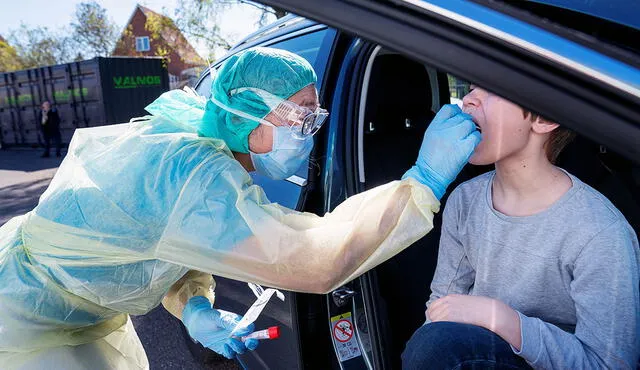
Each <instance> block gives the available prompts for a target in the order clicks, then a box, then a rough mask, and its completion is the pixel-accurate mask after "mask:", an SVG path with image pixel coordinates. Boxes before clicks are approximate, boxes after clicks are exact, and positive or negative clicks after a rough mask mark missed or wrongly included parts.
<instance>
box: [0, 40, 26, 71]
mask: <svg viewBox="0 0 640 370" xmlns="http://www.w3.org/2000/svg"><path fill="white" fill-rule="evenodd" d="M22 66H23V64H22V60H20V57H19V56H18V52H17V51H16V49H15V48H14V47H13V46H11V45H9V44H8V43H7V42H6V41H5V40H4V39H3V38H2V37H0V72H11V71H16V70H18V69H21V68H22Z"/></svg>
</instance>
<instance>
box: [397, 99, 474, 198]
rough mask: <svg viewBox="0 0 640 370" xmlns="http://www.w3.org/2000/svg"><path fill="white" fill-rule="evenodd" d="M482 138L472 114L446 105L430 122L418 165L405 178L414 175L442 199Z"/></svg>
mask: <svg viewBox="0 0 640 370" xmlns="http://www.w3.org/2000/svg"><path fill="white" fill-rule="evenodd" d="M481 139H482V138H481V136H480V132H479V131H478V130H477V129H476V125H475V124H474V123H473V121H472V119H471V116H470V115H468V114H466V113H463V112H462V110H461V109H460V108H459V107H458V106H457V105H455V104H447V105H445V106H443V107H442V109H440V111H439V112H438V114H436V117H435V118H434V119H433V121H431V124H430V125H429V127H428V128H427V132H426V133H425V134H424V139H423V140H422V146H421V147H420V153H419V154H418V160H417V161H416V164H415V165H414V166H413V167H411V169H409V171H407V172H406V173H405V174H404V176H402V178H403V179H405V178H407V177H413V178H414V179H416V180H418V181H419V182H421V183H422V184H424V185H426V186H428V187H429V188H431V190H432V191H433V194H434V195H435V196H436V198H438V199H441V198H442V196H443V195H444V192H445V191H446V190H447V186H449V184H451V183H452V182H453V180H455V178H456V176H458V173H460V171H461V170H462V167H464V165H465V164H466V163H467V162H468V161H469V158H470V157H471V154H473V150H474V149H475V147H476V146H477V145H478V144H479V143H480V140H481Z"/></svg>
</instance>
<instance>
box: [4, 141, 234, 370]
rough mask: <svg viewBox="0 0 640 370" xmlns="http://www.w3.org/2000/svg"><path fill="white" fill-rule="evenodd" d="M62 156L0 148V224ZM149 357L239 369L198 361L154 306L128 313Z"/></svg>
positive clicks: (31, 201)
mask: <svg viewBox="0 0 640 370" xmlns="http://www.w3.org/2000/svg"><path fill="white" fill-rule="evenodd" d="M61 162H62V158H55V157H53V158H40V152H39V151H37V150H33V149H13V150H6V149H5V150H0V225H2V224H4V223H5V222H7V221H8V220H10V219H11V218H12V217H14V216H18V215H21V214H24V213H26V212H28V211H30V210H31V209H33V208H34V207H35V206H36V205H37V204H38V199H39V197H40V195H41V194H42V193H43V192H44V191H45V190H46V189H47V186H48V185H49V182H50V181H51V178H53V175H54V174H55V172H56V170H57V168H58V166H59V165H60V163H61ZM132 320H133V324H134V326H135V327H136V331H137V332H138V336H139V337H140V340H141V341H142V344H143V345H144V347H145V350H146V352H147V357H148V358H149V363H150V365H151V369H152V370H155V369H240V367H239V366H238V365H237V364H236V362H235V361H225V360H222V359H216V360H215V361H213V362H212V363H210V364H207V365H199V363H198V362H197V361H196V360H195V359H194V357H193V356H192V354H191V352H189V350H188V347H187V345H186V342H185V340H184V337H183V333H182V328H181V326H182V324H181V323H180V322H179V321H178V320H177V319H175V318H174V317H173V316H171V315H170V314H169V313H167V311H166V310H165V309H164V308H162V307H161V306H160V307H157V308H156V309H154V310H153V311H151V312H149V313H148V314H146V315H143V316H134V317H132Z"/></svg>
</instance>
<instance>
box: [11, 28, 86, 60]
mask: <svg viewBox="0 0 640 370" xmlns="http://www.w3.org/2000/svg"><path fill="white" fill-rule="evenodd" d="M63 34H64V30H63V31H61V32H60V33H56V32H52V31H51V30H49V29H48V28H47V27H35V28H29V27H28V26H27V25H25V24H21V25H20V28H19V29H18V30H13V31H11V33H10V36H9V37H8V44H9V45H11V47H12V48H13V49H14V50H15V55H16V56H17V59H18V60H19V61H20V63H19V64H15V65H14V66H15V67H16V69H20V68H35V67H40V66H44V65H50V64H58V63H66V62H68V61H71V59H72V58H73V55H74V53H75V51H74V50H75V45H74V41H73V39H71V38H69V37H66V36H63ZM5 50H6V49H5Z"/></svg>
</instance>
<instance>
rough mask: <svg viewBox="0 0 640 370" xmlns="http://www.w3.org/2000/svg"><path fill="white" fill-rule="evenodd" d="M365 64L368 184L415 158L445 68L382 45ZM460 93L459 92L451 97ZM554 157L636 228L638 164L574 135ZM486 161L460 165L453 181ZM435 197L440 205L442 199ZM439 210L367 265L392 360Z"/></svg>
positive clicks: (416, 314)
mask: <svg viewBox="0 0 640 370" xmlns="http://www.w3.org/2000/svg"><path fill="white" fill-rule="evenodd" d="M372 58H374V59H373V64H372V66H371V69H370V71H371V74H370V76H369V79H368V81H366V82H367V83H368V87H366V86H367V84H365V85H364V86H365V89H366V98H365V107H364V120H361V121H362V122H363V124H362V123H361V127H360V130H361V131H362V134H361V135H362V147H361V148H360V150H361V158H362V160H363V162H364V163H363V166H361V170H363V173H360V181H361V182H362V183H363V185H364V186H363V187H362V188H363V189H365V190H366V189H370V188H373V187H375V186H378V185H381V184H384V183H387V182H389V181H393V180H397V179H400V177H401V176H402V175H403V174H404V172H405V171H406V170H407V169H409V168H410V167H411V166H412V165H413V164H414V162H415V160H416V158H417V155H418V151H419V148H420V145H421V143H422V137H423V135H424V132H425V130H426V128H427V126H428V124H429V123H430V121H431V120H432V119H433V117H434V115H435V112H436V111H437V110H438V109H439V108H440V107H441V106H442V105H444V104H447V103H449V102H450V96H451V95H450V89H449V82H448V78H447V74H446V73H444V72H442V71H436V70H435V69H433V68H430V67H425V65H423V64H421V63H418V62H415V61H413V60H411V59H409V58H406V57H404V56H402V55H400V54H395V53H392V52H388V51H386V52H385V51H384V50H383V51H382V52H379V53H378V54H376V55H373V56H372ZM459 98H462V97H459ZM557 165H558V166H560V167H562V168H564V169H566V170H567V171H569V172H570V173H572V174H574V175H575V176H577V177H578V178H579V179H581V180H582V181H584V182H585V183H587V184H589V185H590V186H592V187H594V188H595V189H596V190H598V191H600V192H601V193H602V194H604V195H605V196H606V197H607V198H609V199H610V200H611V201H612V202H613V203H614V205H615V206H616V207H617V208H618V209H619V210H620V211H621V212H622V213H623V214H624V215H625V217H626V218H627V220H628V221H629V223H630V224H631V225H632V226H633V227H634V229H635V231H636V233H638V231H639V230H640V228H639V225H640V167H639V166H638V164H633V163H632V162H631V161H629V160H627V159H625V158H623V157H621V156H619V155H617V154H615V152H613V151H612V150H610V149H609V148H605V147H603V146H600V145H599V144H597V143H595V142H593V141H591V140H588V139H587V138H584V137H581V136H579V135H578V137H576V139H575V140H574V141H573V142H572V143H570V144H569V145H568V146H567V147H566V148H565V150H564V151H563V153H562V154H561V156H560V158H559V159H558V162H557ZM492 169H493V166H471V165H467V166H466V167H465V168H464V170H463V171H462V173H461V174H460V176H459V177H458V178H457V179H456V182H455V183H454V184H452V185H451V186H450V187H449V188H448V193H450V192H451V190H453V189H454V188H455V187H456V186H457V185H458V184H460V183H462V182H464V181H466V180H469V179H471V178H473V177H476V176H478V175H480V174H482V173H484V172H486V171H489V170H492ZM447 195H448V194H445V197H444V198H443V200H442V205H441V211H442V210H443V209H444V207H445V206H446V197H447ZM441 214H442V212H440V213H439V214H437V215H436V217H435V219H434V230H432V231H431V232H430V233H429V234H427V235H426V236H425V237H424V238H422V239H421V240H419V241H418V242H416V243H415V244H413V245H412V246H411V247H409V248H407V249H406V250H405V251H403V252H402V253H400V254H399V255H397V256H396V257H394V258H392V259H391V260H389V261H387V262H385V263H384V264H382V265H380V266H379V267H378V268H376V269H375V270H374V271H373V272H372V278H373V279H374V280H375V282H376V286H377V290H378V291H377V292H375V293H374V294H375V296H376V304H377V305H378V310H379V311H380V312H382V315H383V316H384V318H385V319H386V320H384V324H383V328H382V331H383V333H382V334H383V335H382V336H383V337H385V338H386V340H385V341H384V342H385V343H386V344H383V345H385V346H386V348H385V351H389V352H388V354H389V357H390V358H391V359H392V365H393V367H394V368H395V367H399V366H400V355H401V353H402V351H403V350H404V347H405V344H406V342H407V341H408V340H409V338H410V337H411V335H412V334H413V332H414V331H415V330H416V329H417V328H419V327H420V325H422V324H423V323H424V320H425V317H424V315H425V314H424V311H425V302H426V301H427V300H428V297H429V295H430V293H431V291H430V288H429V286H430V283H431V280H432V278H433V274H434V271H435V267H436V263H437V257H438V245H439V239H440V227H441V223H442V217H441Z"/></svg>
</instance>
